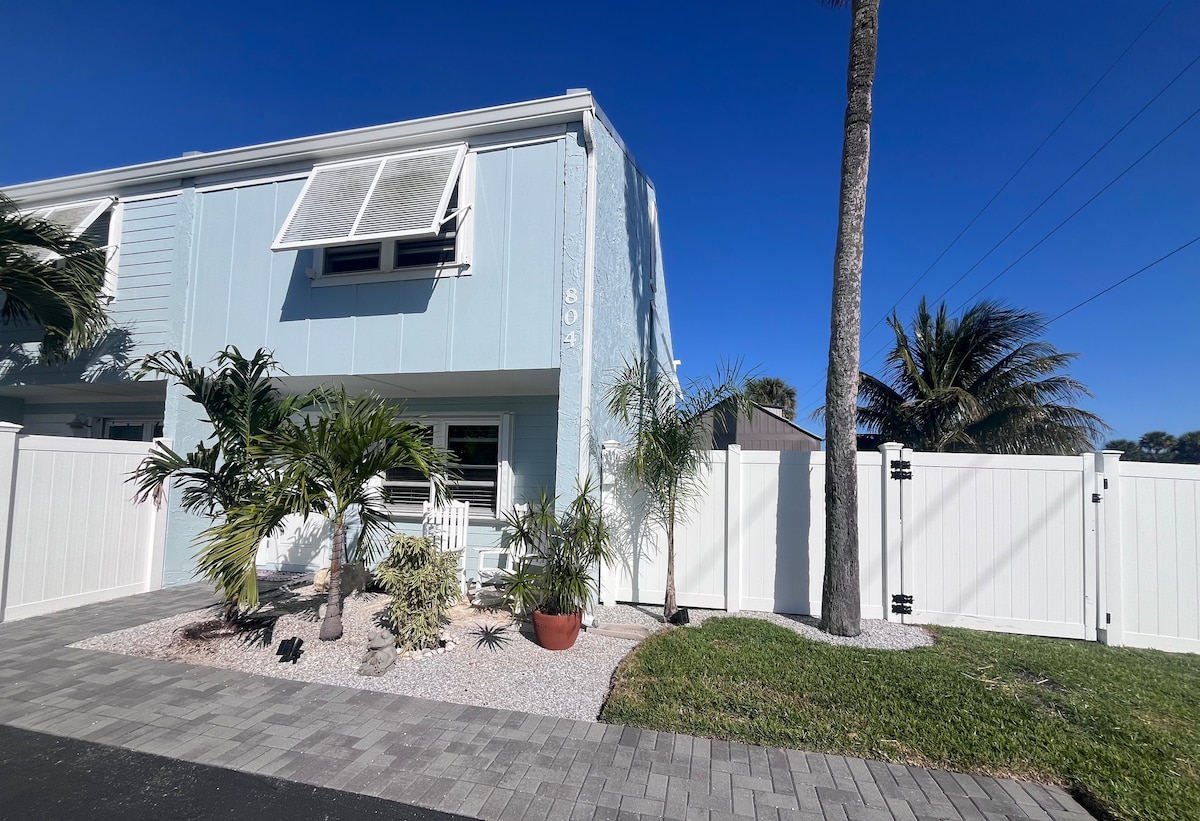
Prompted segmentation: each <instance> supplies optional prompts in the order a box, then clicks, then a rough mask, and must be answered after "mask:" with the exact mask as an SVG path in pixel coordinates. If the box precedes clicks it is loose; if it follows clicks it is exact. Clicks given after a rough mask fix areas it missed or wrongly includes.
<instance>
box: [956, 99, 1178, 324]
mask: <svg viewBox="0 0 1200 821" xmlns="http://www.w3.org/2000/svg"><path fill="white" fill-rule="evenodd" d="M1197 114H1200V108H1197V109H1195V110H1194V111H1192V113H1191V114H1189V115H1187V116H1186V117H1184V118H1183V120H1182V121H1181V122H1180V123H1179V125H1177V126H1175V127H1174V128H1172V129H1171V130H1170V131H1168V132H1167V134H1166V135H1165V136H1164V137H1163V138H1162V139H1161V140H1159V141H1158V142H1156V143H1155V144H1154V145H1152V146H1150V148H1148V149H1147V150H1146V152H1145V153H1144V154H1142V155H1141V156H1140V157H1138V158H1137V159H1136V160H1134V161H1133V162H1131V163H1130V164H1129V165H1127V166H1126V167H1125V170H1123V171H1122V172H1121V173H1120V174H1118V175H1117V176H1115V177H1113V178H1112V179H1111V180H1109V181H1108V183H1107V184H1106V185H1105V186H1104V187H1103V188H1101V189H1100V190H1099V191H1097V192H1096V193H1095V194H1092V196H1090V197H1088V199H1087V201H1086V202H1084V204H1083V205H1081V206H1079V207H1078V208H1076V209H1075V210H1074V211H1072V212H1071V213H1070V215H1068V216H1067V218H1066V219H1064V220H1063V221H1062V222H1060V223H1059V224H1058V225H1056V226H1054V227H1053V228H1051V229H1050V230H1049V231H1048V232H1046V234H1045V235H1044V236H1043V237H1042V238H1041V239H1039V240H1038V241H1037V242H1035V243H1034V244H1033V245H1031V246H1029V248H1028V249H1027V250H1026V251H1025V253H1023V254H1021V256H1019V257H1017V258H1016V259H1014V260H1013V261H1012V262H1010V263H1009V264H1008V265H1007V266H1005V267H1004V268H1003V269H1001V271H1000V273H998V274H996V275H995V276H994V277H992V278H991V279H989V280H988V281H987V282H985V283H984V284H983V287H981V288H980V289H979V290H977V291H976V292H975V293H973V294H971V295H970V296H969V297H967V298H966V299H965V300H963V302H962V304H961V305H959V306H958V308H957V309H956V310H961V309H962V308H963V306H965V305H966V304H967V303H969V302H970V301H971V300H972V299H974V298H975V297H977V296H979V295H980V294H981V293H983V292H984V291H986V290H987V289H988V288H990V287H992V285H994V284H996V282H997V281H998V280H999V279H1000V277H1002V276H1004V275H1005V274H1007V273H1008V272H1009V271H1011V270H1012V269H1013V268H1014V267H1016V265H1017V263H1019V262H1020V261H1021V260H1023V259H1025V257H1027V256H1029V255H1030V254H1032V253H1033V252H1034V251H1036V250H1037V249H1038V248H1039V247H1040V246H1041V245H1042V243H1044V242H1045V241H1046V240H1048V239H1050V237H1052V236H1054V235H1055V234H1057V233H1058V232H1059V230H1060V229H1061V228H1062V227H1063V226H1065V225H1066V224H1067V223H1069V222H1070V221H1071V220H1073V219H1075V217H1077V216H1079V214H1081V213H1082V212H1083V210H1084V209H1085V208H1087V207H1088V206H1089V205H1091V204H1092V203H1093V202H1095V201H1096V200H1097V199H1099V198H1100V196H1101V195H1102V194H1104V192H1105V191H1107V190H1108V189H1110V188H1112V187H1113V186H1114V185H1116V184H1117V182H1118V181H1119V180H1120V179H1121V178H1122V177H1124V176H1125V175H1126V174H1128V173H1129V172H1130V171H1132V170H1133V169H1134V168H1135V167H1137V165H1138V164H1139V163H1141V161H1142V160H1144V159H1146V158H1147V157H1149V156H1150V155H1151V154H1153V153H1154V152H1155V151H1156V150H1158V147H1159V146H1161V145H1162V144H1163V143H1165V142H1166V141H1167V140H1169V139H1171V137H1173V136H1175V134H1176V133H1177V132H1178V131H1179V130H1180V129H1181V128H1183V127H1184V126H1185V125H1187V124H1188V123H1190V122H1191V121H1192V120H1193V119H1195V117H1196V115H1197ZM953 287H954V286H951V288H953ZM949 292H950V291H949V289H947V290H946V291H943V292H942V295H941V296H939V297H938V298H937V299H935V300H934V302H935V303H936V302H938V301H940V300H941V299H942V297H944V296H945V295H946V294H948V293H949Z"/></svg>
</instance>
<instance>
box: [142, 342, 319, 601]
mask: <svg viewBox="0 0 1200 821" xmlns="http://www.w3.org/2000/svg"><path fill="white" fill-rule="evenodd" d="M212 364H213V367H212V368H207V367H197V366H196V365H195V364H194V363H193V362H192V359H191V357H187V356H182V355H181V354H179V353H177V352H175V351H160V352H158V353H154V354H151V355H149V356H147V357H145V358H144V359H143V360H142V362H141V367H140V370H139V373H138V376H139V378H142V377H146V376H157V377H162V376H165V377H169V378H171V379H173V380H175V381H176V382H178V383H179V384H180V385H181V386H182V387H183V388H184V390H186V391H187V396H188V398H189V399H190V400H192V401H193V402H195V403H196V404H198V405H200V407H202V408H203V409H204V413H205V419H206V421H207V422H208V424H210V425H211V426H212V434H211V436H210V437H207V438H206V440H205V441H201V442H198V443H197V444H196V448H195V450H193V451H191V452H190V453H187V454H179V453H177V452H176V451H174V450H172V449H171V448H169V447H167V446H166V445H164V444H162V443H161V442H159V443H157V444H156V445H155V446H154V448H153V449H152V450H151V451H150V454H149V456H147V457H146V459H145V460H144V461H143V462H142V463H141V464H140V465H139V466H138V468H137V470H136V471H134V474H133V476H132V477H131V478H130V481H132V482H133V483H134V485H135V487H136V489H137V496H138V498H139V499H142V500H144V499H145V498H147V497H148V496H151V495H153V494H155V493H157V492H158V490H159V488H160V487H162V486H163V485H164V484H165V483H166V482H173V483H174V484H175V485H176V487H178V488H179V490H180V491H181V492H180V496H179V505H180V507H182V508H183V509H184V510H186V511H188V512H189V513H194V514H196V515H198V516H204V517H206V518H208V519H211V520H213V522H214V523H215V522H217V521H219V520H221V519H223V518H226V517H230V516H232V517H233V518H234V520H235V521H237V522H240V523H241V524H243V525H244V526H245V525H249V524H250V520H249V519H247V518H246V516H245V513H244V512H245V511H247V510H265V509H266V502H267V490H268V489H269V488H271V487H273V486H275V485H277V484H278V475H277V472H276V471H275V470H274V469H273V467H272V465H271V464H270V463H269V461H268V460H267V459H266V458H265V456H264V455H263V454H262V453H260V452H257V451H253V450H252V449H251V446H252V445H253V444H254V443H255V442H257V441H258V440H259V439H260V438H261V437H262V436H264V435H265V434H267V433H271V432H273V431H276V430H278V428H279V427H280V426H281V425H282V424H283V423H284V422H285V421H286V420H288V419H289V418H291V417H292V415H293V414H295V413H298V412H300V411H302V410H304V409H305V408H308V407H311V406H312V405H313V404H314V403H315V402H317V401H318V400H319V399H321V398H322V397H323V396H324V395H325V392H324V391H313V392H310V393H306V394H303V395H300V396H284V395H282V394H281V393H280V391H279V390H278V388H276V387H275V385H274V383H273V382H272V381H271V376H272V374H279V373H282V370H280V368H279V363H278V362H276V361H275V357H274V356H273V355H272V353H271V352H270V351H268V350H266V349H265V348H260V349H258V350H257V351H255V353H254V355H253V356H251V357H250V358H249V359H247V358H246V357H245V356H244V355H243V354H242V352H241V351H239V350H238V349H237V348H236V347H234V346H232V345H231V346H229V347H227V348H225V349H224V350H223V351H221V352H220V353H218V354H217V355H216V356H215V357H214V358H213V362H212ZM274 510H275V515H274V516H273V517H266V518H263V517H260V518H259V519H258V520H256V521H255V522H254V523H253V524H254V526H255V527H256V528H257V531H256V532H255V533H254V534H250V536H247V538H246V539H245V540H243V542H242V543H241V547H242V549H241V550H240V551H230V550H228V549H227V546H222V545H221V544H218V543H217V542H216V540H215V539H214V540H210V541H207V542H206V543H205V544H204V546H203V547H202V548H201V549H200V552H199V554H198V555H197V564H198V569H199V571H200V573H201V575H203V576H204V577H205V578H207V579H209V580H210V581H212V582H213V583H214V584H215V585H216V587H217V591H218V593H220V595H221V596H222V598H223V599H224V601H225V618H226V620H228V621H232V620H233V619H234V618H235V617H236V615H237V613H238V611H239V610H240V609H242V608H253V607H256V606H257V605H258V584H257V578H258V577H257V573H256V571H255V566H254V560H255V555H256V554H257V550H258V543H259V542H260V541H262V539H263V538H265V537H266V536H268V535H270V534H271V533H272V532H274V531H275V530H277V529H278V528H279V527H280V525H281V524H282V521H283V517H284V516H285V515H286V506H277V507H276V508H275V509H274ZM212 535H213V534H212V532H211V531H205V533H204V534H201V538H205V537H211V536H212ZM251 536H256V538H251ZM251 546H252V548H253V549H251Z"/></svg>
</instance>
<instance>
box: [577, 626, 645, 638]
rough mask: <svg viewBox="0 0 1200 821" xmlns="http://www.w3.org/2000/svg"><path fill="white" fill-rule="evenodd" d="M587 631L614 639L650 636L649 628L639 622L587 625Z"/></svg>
mask: <svg viewBox="0 0 1200 821" xmlns="http://www.w3.org/2000/svg"><path fill="white" fill-rule="evenodd" d="M588 632H589V633H595V634H596V635H597V636H611V637H612V638H614V639H628V640H629V641H641V640H643V639H646V638H649V637H650V633H651V630H650V628H649V627H643V626H642V625H640V624H601V625H599V626H597V627H589V628H588Z"/></svg>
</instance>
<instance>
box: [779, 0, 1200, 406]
mask: <svg viewBox="0 0 1200 821" xmlns="http://www.w3.org/2000/svg"><path fill="white" fill-rule="evenodd" d="M1171 3H1172V0H1167V2H1166V3H1164V4H1163V5H1162V7H1161V8H1160V9H1159V10H1158V12H1157V13H1156V14H1155V15H1154V16H1153V17H1151V18H1150V22H1148V23H1146V25H1145V26H1144V27H1142V30H1141V31H1139V32H1138V33H1137V35H1136V36H1135V37H1134V38H1133V39H1132V40H1131V41H1129V45H1127V46H1125V48H1124V49H1123V50H1122V51H1121V53H1120V54H1118V55H1117V57H1116V59H1115V60H1113V61H1112V63H1110V64H1109V66H1108V68H1106V69H1104V71H1103V72H1101V74H1100V76H1099V77H1098V78H1096V81H1095V82H1094V83H1092V84H1091V86H1089V87H1088V89H1087V91H1085V92H1084V93H1083V96H1082V97H1080V98H1079V100H1078V101H1076V103H1075V105H1073V106H1071V108H1070V109H1069V110H1068V111H1067V113H1066V114H1065V115H1063V118H1062V119H1061V120H1059V121H1058V124H1057V125H1055V126H1054V128H1052V129H1051V130H1050V133H1049V134H1047V135H1046V136H1045V137H1044V138H1043V139H1042V141H1041V142H1040V143H1038V144H1037V147H1036V148H1034V149H1033V151H1032V152H1030V154H1029V156H1028V157H1026V158H1025V160H1024V161H1023V162H1022V163H1021V164H1020V165H1019V166H1017V169H1016V170H1015V171H1013V172H1012V174H1011V175H1009V177H1008V179H1007V180H1005V181H1004V183H1003V184H1002V185H1001V186H1000V188H998V189H997V190H996V193H994V194H992V196H991V198H990V199H988V201H987V202H985V203H984V204H983V207H982V208H980V209H979V211H978V212H977V213H976V214H975V216H973V217H972V218H971V220H970V222H968V223H967V224H966V225H965V226H964V227H963V229H962V230H961V231H959V232H958V234H957V235H956V236H955V237H954V239H952V240H951V241H950V244H949V245H947V246H946V247H945V248H944V249H942V252H941V253H940V254H938V255H937V258H936V259H934V261H933V262H931V263H930V264H929V266H928V267H927V268H926V269H925V270H924V271H922V272H921V275H920V276H918V277H917V278H916V279H915V280H914V281H913V282H912V284H911V285H909V286H908V288H907V289H906V290H905V291H904V293H902V294H901V295H900V296H899V297H897V298H896V301H895V302H894V303H893V304H892V307H891V308H889V309H888V311H887V312H886V313H885V314H884V316H882V317H880V318H879V319H877V320H876V321H875V324H873V325H872V326H871V327H870V328H868V329H867V332H866V333H865V334H863V335H862V337H861V339H864V340H865V339H866V338H867V337H868V336H870V335H871V334H872V333H873V332H874V331H875V329H876V328H878V327H879V326H880V324H882V323H883V321H884V320H885V319H887V317H888V315H890V314H891V313H892V311H894V310H895V309H896V308H897V307H898V306H899V305H900V303H901V302H902V301H903V300H904V298H905V297H906V296H908V295H909V294H910V293H912V291H913V289H914V288H916V287H917V285H918V284H920V282H921V281H922V280H923V279H925V277H926V275H928V274H929V272H930V271H932V270H933V269H934V268H935V267H937V264H938V263H939V262H941V261H942V258H943V257H945V256H946V254H948V253H949V252H950V250H951V249H952V248H953V247H954V246H955V245H957V244H958V241H959V240H960V239H962V238H963V236H964V235H965V234H966V233H967V231H969V230H970V229H971V228H972V226H974V225H975V223H976V222H978V221H979V218H980V217H982V216H983V214H984V212H986V211H987V210H988V208H990V207H991V206H992V204H993V203H994V202H995V201H996V200H997V199H999V197H1000V195H1001V194H1003V193H1004V192H1005V190H1007V189H1008V186H1009V185H1011V184H1012V182H1013V180H1015V179H1016V178H1017V176H1018V175H1020V173H1021V172H1022V171H1024V170H1025V168H1026V166H1028V165H1029V163H1031V162H1032V161H1033V159H1034V158H1035V157H1036V156H1037V155H1038V154H1039V153H1040V152H1041V150H1042V149H1043V148H1044V147H1045V146H1046V144H1047V143H1048V142H1050V140H1051V139H1052V138H1053V137H1054V135H1055V134H1057V133H1058V132H1059V130H1060V129H1062V127H1063V126H1064V125H1065V124H1066V122H1067V120H1069V119H1071V117H1072V116H1073V115H1074V114H1075V112H1076V111H1077V110H1078V109H1079V107H1080V106H1081V105H1083V104H1084V102H1086V101H1087V99H1088V98H1089V97H1090V96H1092V92H1094V91H1095V90H1096V89H1097V88H1098V87H1099V85H1100V84H1101V83H1103V82H1104V80H1105V79H1106V78H1107V77H1108V75H1109V74H1111V73H1112V71H1113V69H1115V68H1116V67H1117V65H1118V64H1119V63H1120V62H1121V61H1122V60H1124V59H1125V56H1126V55H1127V54H1129V52H1130V51H1131V50H1132V49H1133V47H1134V46H1136V45H1137V44H1138V42H1140V41H1141V39H1142V37H1144V36H1145V34H1146V32H1148V31H1149V30H1150V29H1151V27H1153V26H1154V24H1155V23H1157V22H1158V19H1159V18H1160V17H1162V15H1163V13H1164V12H1165V11H1166V10H1167V8H1169V7H1170V5H1171ZM1197 59H1200V56H1198V57H1197ZM1195 62H1196V61H1195V60H1193V61H1192V63H1195ZM1191 65H1192V64H1189V65H1188V67H1187V68H1191ZM1186 70H1187V69H1184V71H1186ZM1182 73H1183V72H1181V73H1180V76H1181V75H1182ZM1175 79H1178V76H1177V77H1176V78H1175ZM1174 82H1175V80H1172V81H1171V83H1168V85H1167V88H1169V87H1170V85H1171V84H1173V83H1174ZM1163 91H1166V88H1164V89H1163V90H1162V91H1160V92H1159V93H1158V94H1157V95H1155V96H1154V98H1152V99H1151V101H1150V102H1151V103H1152V102H1154V100H1156V99H1158V97H1159V96H1160V95H1161V94H1162V93H1163ZM1147 105H1149V103H1148V104H1147ZM1144 110H1145V107H1143V109H1142V111H1144ZM1141 113H1142V112H1141V111H1139V112H1138V114H1139V115H1140V114H1141ZM1136 117H1137V115H1135V117H1134V119H1136ZM1130 122H1132V120H1130ZM1128 125H1129V123H1126V125H1125V126H1122V128H1121V131H1123V130H1124V129H1125V128H1126V127H1127V126H1128ZM1120 133H1121V132H1120V131H1118V132H1117V134H1120ZM1117 134H1114V135H1113V137H1111V138H1109V140H1108V142H1106V143H1105V144H1104V146H1101V148H1100V150H1103V149H1104V147H1106V146H1107V145H1108V143H1109V142H1112V140H1113V139H1115V138H1116V136H1117ZM1096 153H1099V151H1097V152H1096ZM1094 157H1095V155H1093V156H1092V157H1089V158H1088V161H1087V162H1091V160H1092V159H1093V158H1094ZM1086 164H1087V163H1084V165H1086ZM1082 167H1083V166H1080V169H1082ZM1080 169H1077V170H1076V172H1075V173H1079V170H1080ZM1071 176H1072V177H1073V176H1074V174H1072V175H1071ZM1070 179H1071V177H1068V178H1067V180H1065V181H1064V182H1063V185H1066V183H1067V182H1069V181H1070ZM1061 188H1062V186H1061V185H1060V186H1059V189H1061ZM1059 189H1055V191H1054V193H1057V192H1058V190H1059ZM1053 195H1054V194H1053V193H1052V194H1051V196H1053ZM1044 204H1045V202H1044V201H1043V203H1042V205H1044ZM1038 207H1039V208H1040V207H1041V205H1039V206H1038ZM1035 210H1036V209H1035ZM1030 216H1032V214H1031V215H1030ZM1026 219H1028V217H1026ZM1022 222H1023V221H1022ZM1017 227H1020V226H1019V225H1018V226H1017ZM1014 230H1015V229H1014ZM1010 234H1011V232H1010ZM1007 238H1008V237H1007V235H1006V237H1005V239H1007ZM1001 242H1003V240H1001ZM992 250H995V249H994V248H993V249H992ZM989 253H991V252H990V251H989ZM980 261H981V262H982V260H980ZM977 264H978V263H977ZM885 347H886V346H885ZM873 357H874V355H872V358H873ZM822 381H823V380H822V378H818V379H817V380H816V381H815V382H813V383H812V384H811V385H809V386H808V387H807V388H805V389H804V390H803V391H801V392H800V396H804V395H806V394H807V393H809V391H811V390H812V389H813V388H815V387H817V386H818V385H820V384H821V382H822ZM819 404H820V400H817V402H815V403H812V406H814V407H815V406H816V405H819ZM806 410H807V408H806Z"/></svg>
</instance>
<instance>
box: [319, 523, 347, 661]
mask: <svg viewBox="0 0 1200 821" xmlns="http://www.w3.org/2000/svg"><path fill="white" fill-rule="evenodd" d="M345 555H346V517H345V515H342V514H339V515H338V517H337V518H336V519H334V522H333V556H332V557H331V558H330V561H329V598H328V599H327V600H326V602H325V620H324V621H322V622H321V633H320V635H319V638H320V639H321V641H335V640H337V639H340V638H341V637H342V562H343V557H344V556H345Z"/></svg>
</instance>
